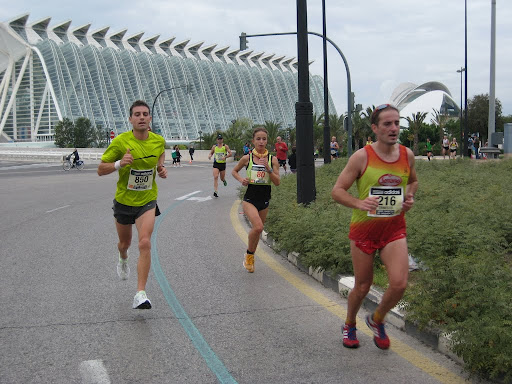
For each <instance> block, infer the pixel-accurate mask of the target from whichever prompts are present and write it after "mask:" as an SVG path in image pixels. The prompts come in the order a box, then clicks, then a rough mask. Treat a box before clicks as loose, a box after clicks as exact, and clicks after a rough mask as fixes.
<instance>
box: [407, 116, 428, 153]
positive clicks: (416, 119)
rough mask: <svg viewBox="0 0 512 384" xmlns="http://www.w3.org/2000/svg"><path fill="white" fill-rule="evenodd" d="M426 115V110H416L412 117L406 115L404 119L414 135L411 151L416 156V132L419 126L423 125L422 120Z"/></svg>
mask: <svg viewBox="0 0 512 384" xmlns="http://www.w3.org/2000/svg"><path fill="white" fill-rule="evenodd" d="M426 117H427V112H416V113H413V114H412V119H411V118H410V117H406V118H405V119H406V120H407V122H408V123H409V131H410V132H411V133H412V134H413V136H414V141H413V146H412V151H413V152H414V154H415V155H416V156H417V155H418V153H419V151H418V133H419V131H420V129H421V126H422V125H423V122H424V121H425V118H426Z"/></svg>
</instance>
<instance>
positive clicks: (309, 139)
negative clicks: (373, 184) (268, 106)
mask: <svg viewBox="0 0 512 384" xmlns="http://www.w3.org/2000/svg"><path fill="white" fill-rule="evenodd" d="M307 15H308V8H307V2H306V0H297V60H298V98H299V101H297V103H295V116H296V121H297V203H299V204H305V205H307V204H309V203H311V202H312V201H313V200H315V197H316V190H315V158H314V154H313V152H314V148H313V103H312V102H311V100H310V98H309V58H308V16H307Z"/></svg>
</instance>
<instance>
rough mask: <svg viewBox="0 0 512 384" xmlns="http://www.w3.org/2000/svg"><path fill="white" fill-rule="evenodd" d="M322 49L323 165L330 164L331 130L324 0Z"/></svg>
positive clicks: (323, 4) (323, 2)
mask: <svg viewBox="0 0 512 384" xmlns="http://www.w3.org/2000/svg"><path fill="white" fill-rule="evenodd" d="M322 24H323V31H322V47H323V51H324V145H323V147H324V164H329V163H330V162H331V153H330V152H331V151H330V150H329V146H330V144H329V143H330V140H331V128H330V127H329V85H328V82H327V27H326V18H325V0H322Z"/></svg>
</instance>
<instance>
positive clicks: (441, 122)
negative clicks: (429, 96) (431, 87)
mask: <svg viewBox="0 0 512 384" xmlns="http://www.w3.org/2000/svg"><path fill="white" fill-rule="evenodd" d="M432 111H433V113H434V118H433V119H431V120H430V122H431V123H432V124H434V125H435V126H437V128H438V129H439V142H440V143H442V142H443V137H444V135H445V132H444V128H445V127H446V123H447V122H448V120H449V119H450V116H448V115H444V114H442V113H441V112H440V111H439V110H437V109H434V108H432Z"/></svg>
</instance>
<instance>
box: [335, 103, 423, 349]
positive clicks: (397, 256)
mask: <svg viewBox="0 0 512 384" xmlns="http://www.w3.org/2000/svg"><path fill="white" fill-rule="evenodd" d="M371 124H372V130H373V132H374V134H375V136H376V138H377V141H376V142H375V143H373V144H371V145H366V146H365V147H363V148H362V149H360V150H358V151H357V152H356V153H354V155H353V156H352V157H351V158H350V159H349V161H348V163H347V165H346V166H345V168H344V169H343V171H342V172H341V174H340V176H339V177H338V180H337V181H336V184H335V185H334V188H333V190H332V197H333V199H334V200H335V201H336V202H338V203H340V204H342V205H345V206H347V207H349V208H353V213H352V220H351V222H350V233H349V238H350V250H351V255H352V263H353V268H354V277H355V284H354V289H352V290H351V291H350V294H349V296H348V308H347V319H346V322H345V324H344V326H343V345H344V346H345V347H347V348H357V347H358V346H359V340H358V339H357V336H356V317H357V312H358V311H359V308H360V307H361V304H362V302H363V300H364V298H365V297H366V295H367V294H368V291H369V290H370V287H371V285H372V282H373V260H374V256H375V252H376V251H379V254H380V258H381V260H382V262H383V263H384V265H385V267H386V270H387V273H388V281H389V286H388V288H387V290H386V292H384V295H383V296H382V300H381V302H380V303H379V305H378V307H377V309H376V310H375V312H374V313H373V314H372V315H368V316H367V317H366V324H367V325H368V327H369V328H370V329H371V330H372V331H373V333H374V338H373V340H374V342H375V345H376V346H377V347H379V348H381V349H388V348H389V344H390V343H389V337H388V336H387V335H386V331H385V329H384V317H385V316H386V314H387V313H388V312H389V311H390V310H391V309H392V308H393V307H394V306H395V305H396V304H397V303H398V301H399V300H400V299H401V298H402V296H403V294H404V291H405V288H406V286H407V279H408V274H409V257H408V251H407V239H406V227H405V218H404V213H405V212H407V211H408V210H409V209H411V207H412V205H413V204H414V194H415V193H416V190H417V189H418V180H417V178H416V171H415V168H414V154H413V153H412V151H411V150H410V149H409V148H406V147H404V146H402V145H400V144H398V135H399V134H400V114H399V112H398V109H397V108H396V107H394V106H392V105H389V104H384V105H380V106H378V107H377V108H375V110H374V111H373V113H372V115H371ZM354 182H356V184H357V190H358V193H359V198H356V197H354V196H352V195H350V194H349V193H348V189H349V188H350V187H351V186H352V184H353V183H354Z"/></svg>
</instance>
